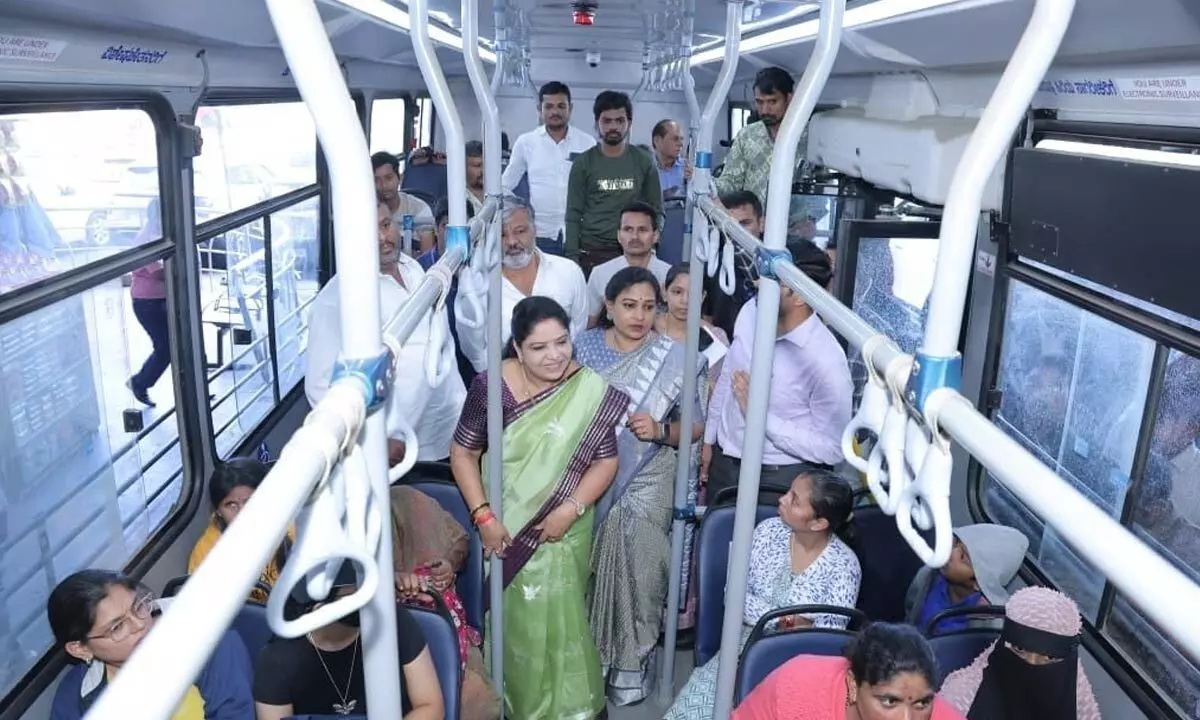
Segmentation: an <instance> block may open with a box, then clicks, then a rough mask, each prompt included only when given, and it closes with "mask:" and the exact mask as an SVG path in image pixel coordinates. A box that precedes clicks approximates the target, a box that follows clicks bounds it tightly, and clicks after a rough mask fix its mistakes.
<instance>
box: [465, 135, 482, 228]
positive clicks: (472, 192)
mask: <svg viewBox="0 0 1200 720" xmlns="http://www.w3.org/2000/svg"><path fill="white" fill-rule="evenodd" d="M483 195H484V192H483V143H481V142H479V141H478V140H471V141H470V142H468V143H467V202H469V203H471V209H472V211H473V212H476V213H478V212H480V211H481V210H483V201H484V197H483Z"/></svg>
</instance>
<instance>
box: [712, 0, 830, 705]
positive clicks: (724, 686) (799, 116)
mask: <svg viewBox="0 0 1200 720" xmlns="http://www.w3.org/2000/svg"><path fill="white" fill-rule="evenodd" d="M845 12H846V0H822V1H821V20H820V28H819V30H818V31H817V42H816V46H815V47H814V48H813V54H812V57H811V58H810V59H809V61H808V67H806V68H805V70H804V77H802V78H801V79H800V87H799V88H798V89H797V92H796V94H795V96H794V97H793V98H792V102H791V105H790V106H789V107H788V111H787V114H786V115H785V116H784V118H783V122H782V123H781V125H780V128H779V134H778V135H777V137H776V138H775V147H774V149H773V150H772V152H771V178H770V184H769V185H768V188H767V227H766V236H765V238H764V243H763V244H764V245H765V248H766V252H767V253H781V254H782V253H785V252H786V251H785V248H786V246H787V225H788V211H789V209H790V206H791V196H792V179H793V178H792V175H793V170H794V168H795V158H796V148H797V147H798V146H799V145H800V138H801V137H802V136H803V134H804V130H805V128H806V127H807V126H808V120H809V118H810V117H811V116H812V112H813V110H814V109H815V108H816V106H817V100H818V99H820V97H821V91H822V90H824V88H825V82H826V80H828V79H829V74H830V72H832V71H833V63H834V60H835V59H837V52H838V48H839V47H840V46H841V42H842V19H843V16H844V15H845ZM760 257H761V255H760ZM770 264H771V265H772V266H774V265H781V264H787V263H776V262H770ZM773 274H774V273H772V272H768V273H766V274H765V275H764V277H763V278H762V279H761V280H760V281H759V284H758V297H757V299H756V303H757V306H758V307H757V317H756V322H755V325H754V348H753V351H752V355H751V361H750V393H749V395H750V398H749V402H748V406H747V409H746V430H745V433H744V434H743V444H742V457H741V471H740V473H739V476H738V496H737V508H736V510H735V511H734V528H733V546H732V547H731V548H730V551H729V574H728V578H729V581H728V586H727V588H726V591H725V618H724V623H723V624H722V630H721V650H720V654H719V658H720V660H719V671H718V676H717V697H716V711H715V714H714V715H713V717H717V718H725V717H729V713H730V711H732V710H733V694H734V687H733V686H734V681H735V679H736V677H737V666H738V655H739V651H740V649H741V648H740V647H739V646H740V644H741V636H742V625H743V623H742V613H743V612H744V610H745V604H746V578H747V575H748V574H749V571H750V545H751V541H752V539H753V536H754V524H755V522H754V521H755V517H756V514H757V510H758V484H759V475H760V473H761V472H762V456H763V443H764V439H765V437H766V422H767V405H768V402H769V400H770V394H771V375H772V372H771V368H772V366H773V364H774V360H775V339H776V338H775V335H776V326H777V324H778V316H779V281H778V280H776V279H773Z"/></svg>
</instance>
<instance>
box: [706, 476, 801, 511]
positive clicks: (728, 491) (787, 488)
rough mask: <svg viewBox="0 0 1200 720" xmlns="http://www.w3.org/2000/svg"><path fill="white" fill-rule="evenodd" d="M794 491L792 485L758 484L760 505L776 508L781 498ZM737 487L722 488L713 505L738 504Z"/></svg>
mask: <svg viewBox="0 0 1200 720" xmlns="http://www.w3.org/2000/svg"><path fill="white" fill-rule="evenodd" d="M791 491H792V486H791V485H776V484H774V483H770V482H760V483H759V484H758V504H759V505H770V506H771V507H776V506H777V505H778V504H779V498H781V497H783V496H784V495H787V494H788V493H790V492H791ZM737 492H738V489H737V486H736V485H734V486H732V487H726V488H721V489H720V491H718V492H717V494H716V495H715V496H713V498H712V501H711V502H710V503H709V504H711V505H733V504H735V503H737Z"/></svg>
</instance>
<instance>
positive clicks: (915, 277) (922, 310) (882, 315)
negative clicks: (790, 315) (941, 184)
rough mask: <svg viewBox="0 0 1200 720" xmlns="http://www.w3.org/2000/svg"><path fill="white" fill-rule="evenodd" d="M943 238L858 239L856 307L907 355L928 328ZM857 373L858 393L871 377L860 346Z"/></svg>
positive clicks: (853, 359)
mask: <svg viewBox="0 0 1200 720" xmlns="http://www.w3.org/2000/svg"><path fill="white" fill-rule="evenodd" d="M937 253H938V240H937V238H936V237H930V238H874V237H864V238H860V239H859V241H858V258H857V262H856V263H855V270H854V303H853V309H854V311H855V312H856V313H858V315H859V316H861V317H862V318H863V319H864V320H866V321H867V322H868V323H869V324H870V325H871V327H873V328H875V329H876V330H879V331H880V332H882V333H885V334H887V336H888V337H890V338H891V339H892V340H894V341H895V342H896V344H897V345H898V346H899V347H900V349H901V350H903V351H904V352H906V353H915V352H916V351H917V346H918V345H919V344H920V342H921V337H922V334H923V333H924V330H925V316H926V315H927V314H928V310H929V293H930V292H931V291H932V290H933V272H934V268H935V267H936V266H937ZM851 374H852V375H853V377H854V386H855V389H856V391H857V392H861V391H862V384H863V383H864V382H866V379H867V368H866V365H865V364H863V360H862V353H860V352H859V351H858V350H854V352H853V355H852V357H851Z"/></svg>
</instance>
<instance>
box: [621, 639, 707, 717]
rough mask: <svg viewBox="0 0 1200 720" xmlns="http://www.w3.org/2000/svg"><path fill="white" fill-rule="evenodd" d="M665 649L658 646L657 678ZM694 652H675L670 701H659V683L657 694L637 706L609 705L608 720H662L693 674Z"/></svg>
mask: <svg viewBox="0 0 1200 720" xmlns="http://www.w3.org/2000/svg"><path fill="white" fill-rule="evenodd" d="M662 653H663V647H662V645H661V644H659V646H658V664H657V665H656V666H655V668H654V674H655V677H656V678H657V677H658V676H659V674H660V673H661V672H662V659H663V654H662ZM692 657H693V656H692V650H691V648H688V649H686V650H678V651H676V652H675V683H674V686H673V687H672V688H671V693H670V699H668V700H667V701H666V702H665V703H663V702H660V701H659V699H658V696H659V693H658V688H657V683H656V687H655V692H653V693H652V694H651V695H650V697H648V698H646V699H645V700H643V701H642V702H640V703H637V704H636V705H628V706H625V707H617V706H616V705H613V704H612V702H609V703H608V718H609V720H661V719H662V716H663V715H664V714H666V712H667V710H668V709H669V708H670V707H671V703H672V702H674V700H675V696H676V695H678V694H679V691H680V690H681V689H683V685H684V683H686V682H687V679H688V677H689V676H690V675H691V674H692Z"/></svg>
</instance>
